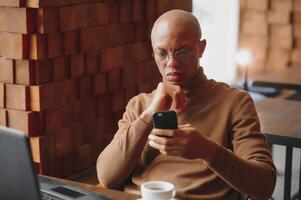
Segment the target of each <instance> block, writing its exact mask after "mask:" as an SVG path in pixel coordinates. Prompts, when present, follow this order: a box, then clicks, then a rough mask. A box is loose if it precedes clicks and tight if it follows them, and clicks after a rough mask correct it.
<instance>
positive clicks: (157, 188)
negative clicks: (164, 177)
mask: <svg viewBox="0 0 301 200" xmlns="http://www.w3.org/2000/svg"><path fill="white" fill-rule="evenodd" d="M141 196H142V200H171V199H172V198H173V197H174V196H175V186H174V185H173V184H171V183H169V182H166V181H148V182H145V183H143V184H142V185H141Z"/></svg>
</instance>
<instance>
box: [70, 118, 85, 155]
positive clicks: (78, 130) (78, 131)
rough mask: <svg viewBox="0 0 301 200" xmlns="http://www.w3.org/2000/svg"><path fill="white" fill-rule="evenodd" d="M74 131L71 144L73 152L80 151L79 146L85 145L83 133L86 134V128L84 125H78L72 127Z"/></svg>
mask: <svg viewBox="0 0 301 200" xmlns="http://www.w3.org/2000/svg"><path fill="white" fill-rule="evenodd" d="M71 129H72V130H71V131H72V138H71V144H72V146H71V147H72V151H75V150H77V149H78V147H79V146H81V145H83V138H82V137H83V136H84V134H82V132H84V130H85V127H84V126H83V123H81V122H80V123H77V124H75V125H73V126H72V127H71Z"/></svg>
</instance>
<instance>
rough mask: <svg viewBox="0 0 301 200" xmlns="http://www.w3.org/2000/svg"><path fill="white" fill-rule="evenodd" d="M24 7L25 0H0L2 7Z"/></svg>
mask: <svg viewBox="0 0 301 200" xmlns="http://www.w3.org/2000/svg"><path fill="white" fill-rule="evenodd" d="M24 5H25V0H0V6H7V7H22V6H24Z"/></svg>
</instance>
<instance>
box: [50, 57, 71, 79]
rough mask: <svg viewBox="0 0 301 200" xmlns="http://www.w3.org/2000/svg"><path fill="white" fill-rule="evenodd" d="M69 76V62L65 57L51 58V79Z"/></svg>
mask: <svg viewBox="0 0 301 200" xmlns="http://www.w3.org/2000/svg"><path fill="white" fill-rule="evenodd" d="M68 77H69V63H68V58H67V57H58V58H54V59H53V80H54V81H61V80H65V79H67V78H68Z"/></svg>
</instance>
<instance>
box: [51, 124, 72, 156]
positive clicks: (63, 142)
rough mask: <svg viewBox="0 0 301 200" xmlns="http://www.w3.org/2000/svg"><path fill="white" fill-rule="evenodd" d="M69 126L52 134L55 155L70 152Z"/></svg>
mask: <svg viewBox="0 0 301 200" xmlns="http://www.w3.org/2000/svg"><path fill="white" fill-rule="evenodd" d="M71 130H72V129H71V128H65V129H63V130H61V131H59V132H57V133H55V134H54V138H55V139H54V143H55V156H64V155H67V154H69V153H71V137H72V135H71Z"/></svg>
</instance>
